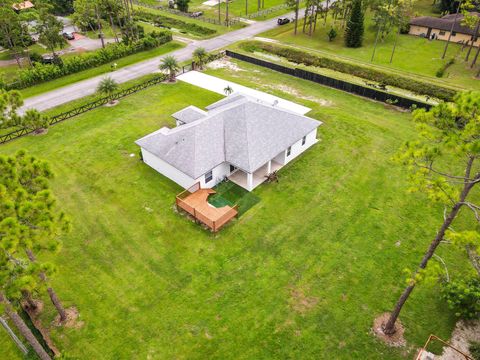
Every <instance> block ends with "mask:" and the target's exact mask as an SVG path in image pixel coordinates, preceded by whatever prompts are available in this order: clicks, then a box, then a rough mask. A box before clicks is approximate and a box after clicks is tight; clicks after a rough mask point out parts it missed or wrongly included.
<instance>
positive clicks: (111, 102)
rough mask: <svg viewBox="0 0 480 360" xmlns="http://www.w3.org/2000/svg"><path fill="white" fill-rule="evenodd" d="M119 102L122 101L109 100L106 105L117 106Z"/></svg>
mask: <svg viewBox="0 0 480 360" xmlns="http://www.w3.org/2000/svg"><path fill="white" fill-rule="evenodd" d="M119 102H120V101H118V100H113V101H109V102H107V103H106V104H105V106H106V107H112V106H117V105H118V103H119Z"/></svg>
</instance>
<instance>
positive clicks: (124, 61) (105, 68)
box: [21, 41, 185, 98]
mask: <svg viewBox="0 0 480 360" xmlns="http://www.w3.org/2000/svg"><path fill="white" fill-rule="evenodd" d="M183 46H185V45H184V44H183V43H180V42H177V41H171V42H169V43H167V44H164V45H162V46H159V47H157V48H154V49H151V50H147V51H142V52H139V53H136V54H133V55H129V56H126V57H124V58H121V59H118V60H115V61H112V62H110V63H108V64H104V65H101V66H97V67H95V68H92V69H88V70H84V71H81V72H78V73H75V74H71V75H67V76H64V77H61V78H59V79H56V80H52V81H48V82H45V83H42V84H38V85H35V86H31V87H29V88H26V89H23V90H21V93H22V95H23V97H24V98H28V97H31V96H35V95H38V94H42V93H44V92H47V91H51V90H54V89H57V88H60V87H62V86H67V85H70V84H73V83H75V82H78V81H82V80H85V79H89V78H91V77H94V76H98V75H101V74H105V73H108V72H110V71H112V68H111V65H112V64H113V63H116V64H117V69H120V68H122V67H125V66H128V65H132V64H134V63H136V62H139V61H143V60H147V59H150V58H153V57H156V56H160V55H163V54H166V53H169V52H171V51H174V50H177V49H180V48H181V47H183Z"/></svg>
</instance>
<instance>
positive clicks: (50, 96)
mask: <svg viewBox="0 0 480 360" xmlns="http://www.w3.org/2000/svg"><path fill="white" fill-rule="evenodd" d="M293 16H294V13H293V12H292V13H289V14H285V15H282V17H289V18H292V17H293ZM276 26H278V25H277V19H276V18H273V19H270V20H266V21H259V22H256V23H254V24H251V25H249V26H247V27H245V28H243V29H240V30H235V31H232V32H229V33H227V34H224V35H220V36H217V37H214V38H212V39H208V40H199V41H194V42H192V43H191V44H188V45H187V46H186V47H185V48H182V49H179V50H176V51H173V52H171V53H169V54H168V55H173V56H175V57H176V58H177V59H178V61H179V62H182V61H186V60H189V59H191V58H192V54H193V51H194V50H195V49H196V48H198V47H203V48H205V49H206V50H207V51H214V50H218V49H221V48H223V47H225V46H228V45H231V44H233V43H235V42H237V41H240V40H245V39H248V38H251V37H254V36H255V35H257V34H259V33H262V32H264V31H267V30H270V29H273V28H275V27H276ZM163 56H165V55H163ZM163 56H159V57H155V58H152V59H149V60H146V61H142V62H139V63H136V64H133V65H130V66H127V67H124V68H121V69H119V70H116V71H114V72H111V73H109V74H107V75H108V76H110V77H112V78H113V79H114V80H115V81H117V82H118V83H123V82H127V81H130V80H133V79H136V78H139V77H142V76H145V75H147V74H151V73H153V72H155V71H157V70H158V65H159V62H160V59H161V58H162V57H163ZM105 76H106V75H105V74H104V75H100V76H97V77H94V78H90V79H87V80H84V81H80V82H77V83H74V84H71V85H68V86H65V87H62V88H59V89H56V90H52V91H49V92H46V93H43V94H41V95H38V96H34V97H31V98H28V99H26V100H25V105H24V106H23V107H22V108H21V109H20V113H23V112H24V111H25V110H26V109H31V108H35V109H37V110H40V111H43V110H47V109H50V108H53V107H55V106H58V105H61V104H64V103H67V102H70V101H72V100H76V99H80V98H82V97H85V96H87V95H91V94H93V93H94V92H95V89H96V87H97V84H98V83H99V82H100V80H101V79H103V78H104V77H105Z"/></svg>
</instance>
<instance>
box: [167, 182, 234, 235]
mask: <svg viewBox="0 0 480 360" xmlns="http://www.w3.org/2000/svg"><path fill="white" fill-rule="evenodd" d="M200 188H201V187H200V183H195V184H194V185H193V186H191V187H190V188H188V189H187V190H184V191H182V192H181V193H180V194H178V195H177V196H176V198H175V205H176V206H177V209H178V208H180V209H182V210H184V211H186V212H187V213H189V214H190V215H191V216H193V218H194V219H195V221H196V222H200V223H202V224H205V225H206V226H208V227H209V228H210V229H211V230H212V231H213V232H217V231H219V230H220V229H221V228H222V227H223V226H224V225H225V224H226V223H228V222H229V221H230V220H232V219H233V218H234V217H236V216H238V205H235V206H234V207H232V208H230V209H229V210H228V211H227V212H226V213H225V214H223V215H222V216H221V217H219V218H218V219H215V220H212V219H210V218H209V217H208V216H207V215H205V214H204V213H202V211H201V210H199V209H198V208H195V207H194V206H192V205H190V204H189V203H187V202H186V201H184V199H186V198H187V197H188V196H189V195H190V194H193V193H194V192H195V191H197V190H199V189H200Z"/></svg>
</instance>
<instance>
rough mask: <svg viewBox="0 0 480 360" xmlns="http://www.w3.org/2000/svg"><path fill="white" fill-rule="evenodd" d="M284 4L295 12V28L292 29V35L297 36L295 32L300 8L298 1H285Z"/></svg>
mask: <svg viewBox="0 0 480 360" xmlns="http://www.w3.org/2000/svg"><path fill="white" fill-rule="evenodd" d="M285 4H286V5H287V6H288V7H289V8H290V9H292V10H294V11H295V19H294V22H295V27H294V31H293V33H294V34H295V35H297V31H298V11H299V8H300V0H286V1H285Z"/></svg>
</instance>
